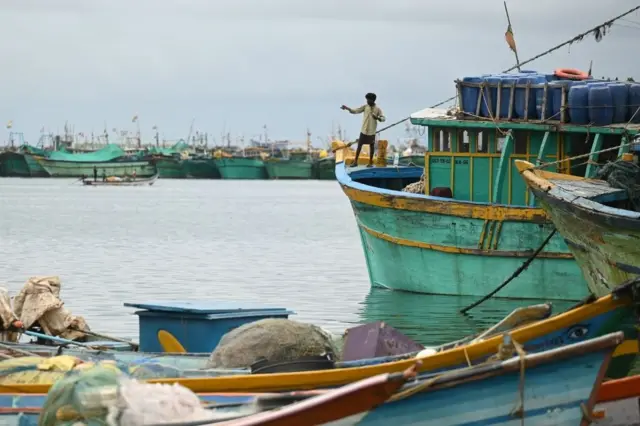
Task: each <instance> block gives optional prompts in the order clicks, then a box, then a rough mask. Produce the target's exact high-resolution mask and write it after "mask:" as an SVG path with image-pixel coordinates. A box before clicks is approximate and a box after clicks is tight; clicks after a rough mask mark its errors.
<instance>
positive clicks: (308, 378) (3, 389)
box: [0, 295, 632, 394]
mask: <svg viewBox="0 0 640 426" xmlns="http://www.w3.org/2000/svg"><path fill="white" fill-rule="evenodd" d="M631 303H632V301H631V299H630V298H629V297H626V296H625V297H620V298H618V299H616V300H614V298H613V297H612V296H611V295H608V296H605V297H602V298H600V299H598V300H596V301H595V302H593V303H590V304H587V305H583V306H580V307H578V308H575V309H573V310H570V311H568V312H564V313H561V314H558V315H556V316H553V317H551V318H549V319H547V320H544V321H540V322H535V323H532V324H528V325H525V326H522V327H520V328H517V329H515V330H512V331H511V332H510V334H511V337H512V338H513V340H515V341H516V342H527V341H530V340H533V339H535V338H538V337H541V336H545V335H547V334H550V333H552V332H554V331H557V330H560V329H563V328H567V327H570V326H572V325H573V324H578V323H580V322H583V321H585V320H588V319H590V318H593V317H595V316H597V315H600V314H602V313H605V312H609V311H611V310H613V309H615V308H618V307H621V306H625V305H626V306H629V305H631ZM501 343H502V336H500V335H498V336H495V337H492V338H490V339H487V340H483V341H480V342H477V343H472V344H469V345H463V346H459V347H456V348H452V349H448V350H446V351H442V352H438V353H436V354H433V355H429V356H426V357H424V358H421V361H422V364H421V365H420V366H419V367H418V371H420V372H426V371H433V370H439V369H445V368H451V367H455V366H458V365H462V364H466V363H467V358H466V356H468V357H469V359H470V360H477V359H479V358H483V357H486V356H490V355H493V354H495V353H496V352H497V351H498V348H499V346H500V344H501ZM414 365H415V360H414V359H407V360H402V361H396V362H390V363H385V364H378V365H369V366H364V367H354V368H341V369H335V370H322V371H313V372H308V371H305V372H301V373H276V374H254V375H251V374H247V375H239V376H222V377H213V378H211V377H209V378H203V377H193V378H181V379H153V380H148V383H166V384H172V383H178V384H180V385H182V386H185V387H187V388H189V389H191V390H192V391H193V392H251V391H256V392H270V391H285V390H293V389H314V388H322V387H332V386H341V385H344V384H347V383H351V382H355V381H357V380H361V379H365V378H367V377H371V376H374V375H376V374H384V373H395V372H402V371H404V370H406V369H407V368H409V367H411V366H414ZM50 387H51V385H50V384H33V385H30V384H20V383H11V384H3V385H0V393H3V394H7V393H9V394H15V393H46V392H48V391H49V388H50Z"/></svg>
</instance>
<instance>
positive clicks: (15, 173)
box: [0, 151, 31, 177]
mask: <svg viewBox="0 0 640 426" xmlns="http://www.w3.org/2000/svg"><path fill="white" fill-rule="evenodd" d="M0 176H3V177H30V176H31V172H30V171H29V166H28V164H27V162H26V160H25V155H24V154H22V153H19V152H10V151H6V152H2V153H0Z"/></svg>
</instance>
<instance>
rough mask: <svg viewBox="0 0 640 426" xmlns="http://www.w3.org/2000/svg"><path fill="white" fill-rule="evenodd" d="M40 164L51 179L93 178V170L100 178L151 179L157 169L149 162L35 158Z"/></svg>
mask: <svg viewBox="0 0 640 426" xmlns="http://www.w3.org/2000/svg"><path fill="white" fill-rule="evenodd" d="M35 159H36V160H37V161H38V163H39V164H40V165H41V166H42V167H43V168H44V169H45V170H46V171H47V173H49V175H50V176H51V177H72V178H80V177H82V176H93V168H94V167H96V168H97V169H98V176H102V174H103V173H104V174H106V175H107V176H118V177H124V176H126V175H131V174H133V172H136V176H137V177H139V178H143V177H151V176H153V175H155V174H156V172H157V169H156V167H155V166H154V165H153V164H151V163H150V162H149V161H126V162H125V161H122V162H120V161H114V162H86V163H85V162H76V161H56V160H48V159H46V158H44V157H35Z"/></svg>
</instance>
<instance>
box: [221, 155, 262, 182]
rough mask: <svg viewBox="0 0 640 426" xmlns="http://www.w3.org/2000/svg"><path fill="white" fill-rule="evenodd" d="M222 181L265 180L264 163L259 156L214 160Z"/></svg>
mask: <svg viewBox="0 0 640 426" xmlns="http://www.w3.org/2000/svg"><path fill="white" fill-rule="evenodd" d="M215 165H216V167H217V168H218V170H219V171H220V176H222V179H266V178H267V171H266V169H265V166H264V161H263V160H262V158H260V157H259V156H253V157H239V156H232V157H222V158H217V159H216V160H215Z"/></svg>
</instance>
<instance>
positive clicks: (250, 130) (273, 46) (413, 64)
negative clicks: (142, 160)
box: [0, 0, 640, 144]
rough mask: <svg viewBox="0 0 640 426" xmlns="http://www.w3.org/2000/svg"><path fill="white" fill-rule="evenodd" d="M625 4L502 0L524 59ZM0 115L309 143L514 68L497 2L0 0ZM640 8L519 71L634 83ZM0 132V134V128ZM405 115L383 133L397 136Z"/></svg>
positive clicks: (31, 131)
mask: <svg viewBox="0 0 640 426" xmlns="http://www.w3.org/2000/svg"><path fill="white" fill-rule="evenodd" d="M638 3H639V2H638V1H637V0H635V1H632V0H610V1H608V2H602V1H595V0H580V1H578V0H564V1H562V2H558V1H555V0H536V1H530V0H510V1H509V2H508V6H509V12H510V15H511V20H512V24H513V28H514V32H515V37H516V42H517V45H518V50H519V54H520V59H521V60H524V59H526V58H529V57H531V56H533V55H535V54H537V53H539V52H541V51H543V50H546V49H548V48H550V47H552V46H553V45H555V44H558V43H560V42H562V41H564V40H565V39H568V38H571V37H572V36H574V35H576V34H578V33H579V32H582V31H585V30H587V29H589V28H591V27H593V26H595V25H598V24H600V23H602V22H604V21H606V20H607V19H610V18H612V17H614V16H616V15H618V14H620V13H622V12H624V11H626V10H628V9H631V8H632V7H634V6H635V5H636V4H638ZM0 5H1V7H2V12H1V13H0V39H1V40H2V43H0V56H1V57H2V64H3V67H2V69H3V72H2V78H0V100H1V102H0V122H5V123H6V122H7V121H8V120H13V123H14V128H13V130H14V131H22V132H24V134H25V137H26V138H27V139H28V140H29V141H31V142H35V141H36V140H37V138H38V136H39V132H40V128H41V127H42V126H44V127H45V128H46V129H48V130H50V131H53V132H55V131H62V128H63V126H64V122H65V120H68V121H69V122H70V123H72V124H73V125H74V126H75V129H76V131H84V132H85V133H90V132H91V131H92V130H93V131H94V132H96V133H98V132H101V131H102V129H103V127H104V122H105V121H106V123H107V127H108V128H109V129H112V128H114V127H115V128H118V129H130V130H134V129H135V127H134V125H133V124H132V123H131V118H132V116H133V115H134V114H138V115H139V117H140V118H139V119H140V126H141V129H142V132H143V136H146V137H148V138H149V137H151V127H152V126H153V125H157V126H158V127H159V128H160V133H161V135H164V137H166V138H168V139H177V138H180V137H184V136H186V135H187V133H188V131H189V126H190V123H191V121H192V120H195V122H194V123H195V124H194V128H195V129H197V130H200V131H206V132H209V133H213V134H214V135H215V136H216V137H218V138H219V135H220V133H221V131H222V130H223V127H224V126H226V129H227V130H228V131H230V132H231V133H232V135H239V134H244V135H245V136H246V137H247V138H248V137H251V136H253V135H257V134H259V133H261V132H262V126H263V125H265V124H266V125H267V126H268V129H269V136H270V138H271V137H273V138H280V139H285V138H287V139H292V140H301V141H302V140H304V138H305V130H306V128H307V126H308V127H309V128H310V130H311V132H312V134H313V136H312V138H313V139H314V143H315V144H318V143H319V142H318V141H317V140H316V138H317V137H326V136H327V135H328V134H329V133H330V132H331V126H332V123H334V124H336V125H337V124H338V123H339V124H341V125H342V126H343V128H345V129H346V130H347V132H348V134H349V136H352V137H355V136H356V134H357V132H358V131H359V127H360V120H361V119H360V117H359V116H351V115H350V114H348V113H345V112H343V111H341V110H340V109H339V106H340V105H341V104H343V103H345V104H347V105H350V106H358V105H360V104H362V103H363V97H364V94H365V93H366V92H368V91H373V92H375V93H377V94H378V104H379V105H380V106H381V107H382V108H383V110H384V112H385V114H386V116H387V119H388V121H389V122H393V121H396V120H399V119H401V118H403V117H406V116H407V115H409V114H410V113H412V112H414V111H416V110H419V109H422V108H424V107H427V106H429V105H431V104H434V103H436V102H438V101H441V100H444V99H446V98H447V97H450V96H452V95H454V94H455V87H454V84H453V80H454V79H455V78H459V77H462V76H466V75H477V74H481V73H489V72H498V71H501V70H503V69H505V68H508V67H509V66H511V65H513V64H514V57H513V54H512V53H511V52H510V50H509V49H508V47H507V45H506V43H505V41H504V31H505V29H506V26H507V25H506V18H505V14H504V8H503V4H502V0H482V1H480V0H448V1H444V0H442V1H441V0H429V1H426V0H385V1H382V0H323V1H313V2H312V1H310V0H179V1H178V0H175V1H169V0H128V1H123V0H40V1H38V0H0ZM639 45H640V14H638V13H634V14H632V15H629V16H627V17H626V20H624V21H619V24H617V25H614V27H613V28H612V30H611V33H610V34H608V35H607V36H606V37H605V38H604V39H603V40H602V41H601V42H600V43H596V42H595V41H594V39H593V37H592V36H588V37H587V38H585V39H584V40H583V41H582V42H581V43H578V44H575V45H573V46H572V47H571V48H563V49H561V50H559V51H558V52H556V53H554V54H551V55H549V56H546V57H545V58H543V59H540V60H538V61H536V62H534V63H533V64H530V65H527V66H526V67H525V68H527V69H536V70H540V71H551V70H553V69H554V68H556V67H560V66H563V67H574V68H581V69H584V70H586V69H587V68H588V67H589V61H590V60H593V61H594V66H593V67H594V75H595V76H596V77H600V76H603V75H605V76H619V77H621V78H623V77H624V78H626V77H628V76H634V77H636V78H637V79H640V56H639V55H638V54H637V53H638V51H639V48H638V46H639ZM2 129H3V132H5V134H4V135H3V137H2V138H1V139H2V140H5V139H7V131H6V129H4V126H3V127H2ZM403 134H404V126H398V127H397V128H395V129H394V130H393V131H390V132H388V133H387V134H386V135H385V136H386V137H388V138H389V139H391V140H394V139H395V138H396V137H402V136H403Z"/></svg>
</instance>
